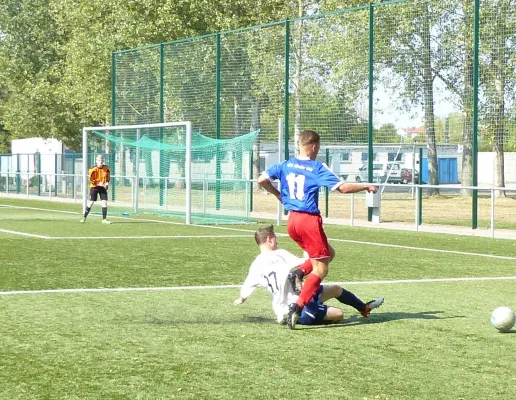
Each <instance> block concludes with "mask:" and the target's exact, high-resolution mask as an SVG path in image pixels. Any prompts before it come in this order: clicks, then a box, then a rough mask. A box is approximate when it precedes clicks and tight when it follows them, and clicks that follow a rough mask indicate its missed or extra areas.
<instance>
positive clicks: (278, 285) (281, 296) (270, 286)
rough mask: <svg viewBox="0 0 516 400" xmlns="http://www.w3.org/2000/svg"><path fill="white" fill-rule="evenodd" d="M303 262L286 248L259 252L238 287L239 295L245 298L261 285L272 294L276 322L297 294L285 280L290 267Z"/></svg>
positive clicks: (295, 298)
mask: <svg viewBox="0 0 516 400" xmlns="http://www.w3.org/2000/svg"><path fill="white" fill-rule="evenodd" d="M303 262H305V259H304V258H298V257H296V256H295V255H293V254H292V253H289V252H288V251H287V250H282V249H278V250H268V251H264V252H262V253H260V254H259V255H258V257H256V259H255V260H254V261H253V263H252V264H251V267H250V268H249V274H248V275H247V278H246V279H245V282H244V284H243V285H242V288H241V289H240V297H242V298H244V299H247V298H248V297H249V296H250V295H251V294H252V293H253V292H254V290H255V289H256V288H257V287H259V286H261V287H264V288H265V289H267V290H268V291H269V292H270V293H271V294H272V308H273V310H274V313H275V314H276V318H277V320H278V322H282V321H283V319H284V317H285V315H286V314H288V305H289V304H292V303H295V302H296V300H297V295H295V294H294V291H293V288H292V285H291V284H290V282H289V281H288V280H287V277H288V274H289V272H290V271H291V270H292V268H294V267H296V266H298V265H301V264H302V263H303Z"/></svg>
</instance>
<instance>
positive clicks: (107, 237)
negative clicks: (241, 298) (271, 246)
mask: <svg viewBox="0 0 516 400" xmlns="http://www.w3.org/2000/svg"><path fill="white" fill-rule="evenodd" d="M251 237H252V236H251V235H176V236H70V237H66V236H58V237H48V238H47V239H50V240H88V239H104V240H105V239H218V238H225V239H228V238H248V239H249V238H251Z"/></svg>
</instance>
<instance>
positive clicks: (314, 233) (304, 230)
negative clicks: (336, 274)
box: [287, 211, 330, 258]
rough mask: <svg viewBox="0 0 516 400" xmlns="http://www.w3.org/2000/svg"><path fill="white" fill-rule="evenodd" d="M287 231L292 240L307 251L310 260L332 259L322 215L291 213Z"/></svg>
mask: <svg viewBox="0 0 516 400" xmlns="http://www.w3.org/2000/svg"><path fill="white" fill-rule="evenodd" d="M287 229H288V234H289V235H290V237H291V238H292V240H294V241H295V242H296V243H297V244H298V245H299V247H301V248H302V249H303V250H305V251H306V252H307V253H308V255H309V256H310V258H327V257H330V246H329V245H328V238H327V237H326V233H324V229H323V226H322V217H321V216H320V215H315V214H307V213H303V212H297V211H291V212H290V214H289V217H288V224H287Z"/></svg>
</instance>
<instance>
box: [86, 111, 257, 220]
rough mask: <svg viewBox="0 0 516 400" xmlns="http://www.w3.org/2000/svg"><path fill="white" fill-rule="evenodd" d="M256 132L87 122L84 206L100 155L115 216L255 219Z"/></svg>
mask: <svg viewBox="0 0 516 400" xmlns="http://www.w3.org/2000/svg"><path fill="white" fill-rule="evenodd" d="M258 134H259V130H258V131H255V132H250V133H248V134H246V135H241V136H238V137H235V138H232V139H213V138H210V137H208V136H205V135H203V134H202V133H200V132H196V131H193V130H192V124H191V122H189V121H183V122H167V123H160V124H143V125H125V126H103V127H86V128H83V160H85V162H83V167H82V174H83V207H84V208H85V207H86V204H87V200H88V176H87V173H88V168H90V167H91V166H92V165H93V164H94V160H95V156H96V155H97V154H102V155H104V158H105V160H106V164H107V165H108V167H109V168H110V171H111V183H110V186H109V195H110V199H109V207H110V214H112V213H113V212H120V213H154V214H161V215H168V216H172V217H178V218H183V219H184V220H185V222H186V224H223V223H242V222H250V217H249V215H250V198H251V190H252V183H251V179H250V178H251V173H252V172H251V171H252V166H251V162H252V148H253V144H254V142H255V141H256V138H257V136H258ZM113 210H114V211H113Z"/></svg>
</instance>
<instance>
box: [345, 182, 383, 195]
mask: <svg viewBox="0 0 516 400" xmlns="http://www.w3.org/2000/svg"><path fill="white" fill-rule="evenodd" d="M337 190H338V191H339V192H341V193H344V194H346V193H357V192H362V191H364V190H366V191H368V192H371V193H376V192H377V191H378V187H376V186H375V185H369V184H367V183H343V184H342V185H340V186H339V187H338V188H337Z"/></svg>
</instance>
